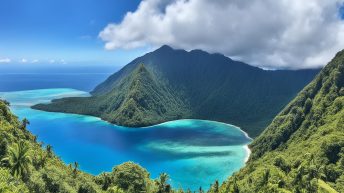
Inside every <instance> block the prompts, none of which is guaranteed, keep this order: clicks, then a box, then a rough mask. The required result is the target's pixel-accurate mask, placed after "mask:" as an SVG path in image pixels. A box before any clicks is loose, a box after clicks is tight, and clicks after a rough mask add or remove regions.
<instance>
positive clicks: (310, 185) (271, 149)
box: [212, 51, 344, 193]
mask: <svg viewBox="0 0 344 193" xmlns="http://www.w3.org/2000/svg"><path fill="white" fill-rule="evenodd" d="M250 147H251V149H252V154H251V157H250V160H249V161H248V163H247V165H246V167H244V168H243V169H241V170H240V171H239V172H238V173H236V174H235V175H234V176H232V177H231V178H230V179H229V180H228V181H227V182H226V183H224V184H223V185H222V186H221V188H219V191H212V192H245V193H249V192H344V51H341V52H339V53H338V54H337V55H336V57H335V58H334V59H333V60H332V61H331V62H330V63H329V64H328V65H327V66H326V67H325V68H324V69H323V70H322V71H321V72H320V74H318V75H317V76H316V78H315V79H314V80H313V81H312V82H311V83H310V84H309V85H308V86H307V87H305V88H304V89H303V90H302V91H301V92H300V93H299V94H298V96H297V97H296V98H295V99H294V100H293V101H292V102H291V103H290V104H289V105H287V106H286V107H285V108H284V110H283V111H282V112H281V113H280V114H279V115H278V116H277V117H276V118H275V119H274V120H273V122H272V123H271V124H270V125H269V126H268V127H267V129H266V130H265V131H264V132H263V133H262V134H261V135H260V136H259V137H257V138H256V139H255V140H254V141H253V143H252V144H251V145H250Z"/></svg>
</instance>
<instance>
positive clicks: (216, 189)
mask: <svg viewBox="0 0 344 193" xmlns="http://www.w3.org/2000/svg"><path fill="white" fill-rule="evenodd" d="M213 190H214V191H213V192H214V193H218V192H219V181H218V180H216V181H215V184H214V186H213Z"/></svg>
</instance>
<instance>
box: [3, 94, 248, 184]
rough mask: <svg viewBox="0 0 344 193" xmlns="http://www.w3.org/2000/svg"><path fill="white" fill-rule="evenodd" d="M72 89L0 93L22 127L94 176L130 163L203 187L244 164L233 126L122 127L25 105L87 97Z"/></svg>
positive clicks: (241, 139)
mask: <svg viewBox="0 0 344 193" xmlns="http://www.w3.org/2000/svg"><path fill="white" fill-rule="evenodd" d="M88 95H89V94H88V93H87V92H84V91H79V90H74V89H41V90H29V91H16V92H1V93H0V97H1V98H5V99H6V100H8V101H10V102H11V109H12V111H13V112H14V113H15V114H16V115H17V116H19V118H21V119H22V118H24V117H26V118H27V119H29V121H30V122H31V124H30V125H29V126H28V129H29V130H30V131H31V132H32V133H33V134H35V135H37V136H38V140H39V141H42V142H43V143H44V144H50V145H52V146H53V149H54V151H55V153H56V154H57V155H58V156H60V157H61V159H62V160H63V161H64V162H66V163H72V162H74V161H77V162H78V163H79V164H80V168H81V169H82V170H84V171H86V172H88V173H91V174H94V175H97V174H99V173H101V172H103V171H111V170H112V168H113V166H115V165H118V164H121V163H123V162H126V161H134V162H136V163H138V164H140V165H142V166H143V167H145V168H146V169H147V170H148V171H149V172H150V174H151V177H152V178H156V177H158V176H159V174H160V173H162V172H166V173H168V174H169V175H170V177H171V180H170V183H171V184H172V185H173V186H174V187H175V188H179V187H182V188H184V189H186V188H190V189H192V190H196V189H198V188H199V187H200V186H202V188H203V189H208V188H209V186H210V184H211V183H213V182H214V181H215V180H216V179H218V180H219V181H220V182H222V181H223V180H225V179H226V178H227V177H228V176H230V175H231V174H232V173H233V172H235V171H238V170H239V169H240V168H241V167H243V166H244V164H245V161H246V159H247V157H248V155H249V151H248V148H247V144H248V143H250V141H251V139H250V138H249V137H248V136H247V135H246V134H245V133H244V132H243V131H241V130H240V129H239V128H238V127H235V126H232V125H229V124H224V123H219V122H214V121H205V120H191V119H187V120H177V121H170V122H166V123H162V124H159V125H154V126H150V127H144V128H127V127H122V126H117V125H113V124H110V123H108V122H105V121H102V120H101V119H99V118H96V117H92V116H84V115H75V114H65V113H52V112H44V111H38V110H33V109H31V108H30V106H32V105H34V104H37V103H46V102H50V101H51V100H52V99H56V98H61V97H67V96H88Z"/></svg>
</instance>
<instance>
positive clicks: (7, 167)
mask: <svg viewBox="0 0 344 193" xmlns="http://www.w3.org/2000/svg"><path fill="white" fill-rule="evenodd" d="M27 124H29V121H28V120H26V119H24V120H22V121H19V120H18V118H17V117H16V116H15V115H13V114H12V113H11V111H10V109H9V104H8V103H7V102H6V101H3V100H1V99H0V192H1V193H29V192H30V193H31V192H32V193H60V192H61V193H137V192H147V193H159V192H162V191H161V189H162V188H163V189H164V190H166V191H165V192H162V193H167V192H170V193H174V192H175V193H177V191H169V190H170V189H171V186H170V185H169V184H168V183H167V181H164V184H162V183H161V179H162V177H164V178H163V179H166V180H168V177H167V178H166V176H164V175H162V177H160V178H158V179H156V180H152V179H150V174H149V173H148V172H147V170H146V169H144V168H142V167H141V166H139V165H137V164H135V163H133V162H126V163H123V164H121V165H118V166H115V167H114V168H113V170H112V171H111V172H104V173H101V174H100V175H98V176H93V175H90V174H87V173H85V172H83V171H81V170H79V165H78V164H77V162H75V163H74V164H69V165H66V164H64V163H63V162H62V160H61V159H60V158H59V157H58V156H57V155H55V154H54V152H53V148H52V147H51V146H50V145H46V146H45V147H43V143H41V142H37V141H36V140H37V136H34V135H33V134H31V133H30V131H28V130H27V128H26V126H27ZM162 170H163V169H162ZM167 190H168V191H167ZM178 193H182V192H179V191H178Z"/></svg>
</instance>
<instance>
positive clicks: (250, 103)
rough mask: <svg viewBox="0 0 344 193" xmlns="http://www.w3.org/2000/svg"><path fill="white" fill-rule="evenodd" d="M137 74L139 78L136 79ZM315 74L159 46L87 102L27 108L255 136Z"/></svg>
mask: <svg viewBox="0 0 344 193" xmlns="http://www.w3.org/2000/svg"><path fill="white" fill-rule="evenodd" d="M142 64H143V65H144V66H142V67H140V66H141V65H142ZM140 68H142V69H144V70H143V71H144V72H141V73H138V71H139V70H138V69H140ZM317 72H318V70H299V71H291V70H281V71H266V70H262V69H259V68H256V67H252V66H249V65H247V64H245V63H242V62H237V61H233V60H231V59H229V58H227V57H225V56H223V55H220V54H209V53H206V52H203V51H200V50H193V51H190V52H187V51H185V50H174V49H172V48H170V47H168V46H163V47H161V48H159V49H157V50H156V51H154V52H151V53H148V54H146V55H144V56H142V57H139V58H137V59H135V60H134V61H132V62H131V63H129V64H128V65H126V66H125V67H123V68H122V69H121V70H120V71H118V72H117V73H115V74H113V75H111V76H110V77H109V78H108V79H107V80H106V81H104V82H103V83H102V84H100V85H98V86H97V87H96V88H95V89H94V91H92V95H93V96H92V97H89V98H83V99H82V98H67V99H62V100H56V101H54V102H53V103H52V104H48V105H36V106H34V107H33V108H36V109H41V110H46V111H59V112H69V113H78V114H88V115H94V116H98V117H101V118H102V119H104V120H107V121H110V122H112V123H116V124H119V125H125V126H145V125H152V124H157V123H161V122H164V121H170V120H174V119H180V118H198V119H208V120H216V121H222V122H227V123H231V124H235V125H238V126H240V127H242V128H243V129H244V130H245V131H247V132H248V133H249V134H250V136H256V135H258V134H259V133H260V132H261V131H262V130H263V128H265V127H266V126H267V124H268V123H270V122H271V120H272V119H273V117H274V116H276V115H277V113H278V112H280V111H281V110H282V108H283V106H285V105H286V104H287V103H288V101H290V100H291V99H292V98H293V97H295V95H296V94H297V92H299V91H300V90H301V89H302V88H303V87H304V86H305V85H306V84H308V83H309V82H310V81H311V80H312V79H313V78H314V76H315V74H316V73H317Z"/></svg>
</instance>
